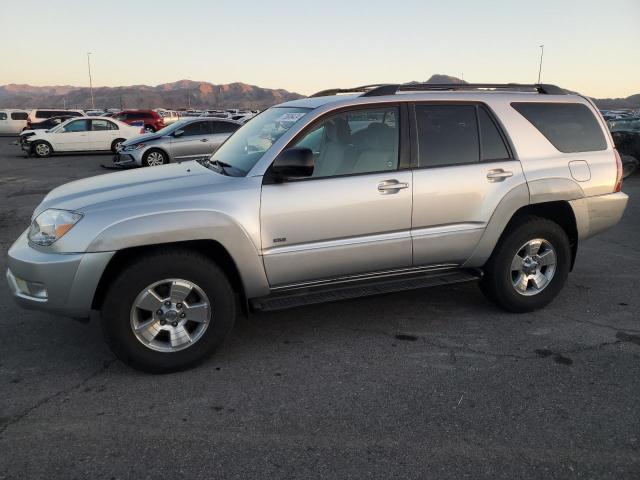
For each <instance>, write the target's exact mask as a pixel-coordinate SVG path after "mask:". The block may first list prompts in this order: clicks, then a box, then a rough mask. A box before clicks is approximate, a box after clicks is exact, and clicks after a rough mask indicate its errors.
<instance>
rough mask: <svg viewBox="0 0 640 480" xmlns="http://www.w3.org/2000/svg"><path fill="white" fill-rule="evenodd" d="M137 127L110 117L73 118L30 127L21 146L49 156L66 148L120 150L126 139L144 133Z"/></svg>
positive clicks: (38, 154)
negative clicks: (50, 125) (43, 127)
mask: <svg viewBox="0 0 640 480" xmlns="http://www.w3.org/2000/svg"><path fill="white" fill-rule="evenodd" d="M143 131H144V130H143V128H142V127H134V126H131V125H127V124H126V123H123V122H120V121H117V120H114V119H113V118H107V117H91V118H88V117H84V118H72V119H70V120H67V121H66V122H63V123H61V124H60V125H58V126H57V127H54V128H52V129H51V130H26V131H24V132H22V133H21V134H20V146H21V148H22V150H24V152H25V153H27V155H35V156H36V157H48V156H49V155H51V154H52V153H62V152H80V151H81V152H90V151H109V150H111V151H112V152H114V153H115V152H116V151H117V150H118V148H119V147H120V146H121V145H122V143H123V142H124V141H125V140H127V139H129V138H132V137H135V136H137V135H140V133H142V132H143Z"/></svg>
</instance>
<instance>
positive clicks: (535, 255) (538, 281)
mask: <svg viewBox="0 0 640 480" xmlns="http://www.w3.org/2000/svg"><path fill="white" fill-rule="evenodd" d="M556 263H557V258H556V251H555V249H554V248H553V245H551V243H549V242H548V241H547V240H544V239H542V238H535V239H533V240H529V241H528V242H527V243H525V244H524V245H522V246H521V247H520V248H519V249H518V251H517V252H516V254H515V255H514V257H513V260H512V261H511V272H510V273H511V284H512V285H513V288H514V289H515V291H516V292H518V293H519V294H520V295H524V296H531V295H536V294H538V293H540V292H541V291H542V290H544V289H545V288H547V286H548V285H549V283H551V280H552V279H553V275H554V274H555V271H556Z"/></svg>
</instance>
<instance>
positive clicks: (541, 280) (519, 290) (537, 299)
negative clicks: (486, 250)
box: [480, 216, 571, 312]
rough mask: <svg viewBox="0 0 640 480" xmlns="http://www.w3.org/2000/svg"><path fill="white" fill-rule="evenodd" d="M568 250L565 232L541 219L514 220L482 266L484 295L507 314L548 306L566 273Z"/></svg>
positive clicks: (569, 259)
mask: <svg viewBox="0 0 640 480" xmlns="http://www.w3.org/2000/svg"><path fill="white" fill-rule="evenodd" d="M570 265H571V247H570V245H569V238H568V237H567V234H566V233H565V231H564V230H563V229H562V227H560V225H558V224H557V223H555V222H552V221H550V220H547V219H545V218H540V217H535V216H526V217H522V218H520V219H519V220H517V221H516V223H515V224H514V225H513V226H511V227H510V228H509V230H508V231H507V233H506V234H505V236H504V237H503V238H502V239H501V241H500V243H499V244H498V246H497V247H496V249H495V250H494V252H493V254H492V255H491V258H490V259H489V261H488V262H487V264H486V265H485V275H484V277H483V279H482V282H481V283H480V286H481V288H482V291H483V292H484V293H485V295H486V296H487V297H488V298H489V299H491V300H493V301H494V302H496V303H497V304H498V305H500V306H501V307H502V308H504V309H506V310H509V311H511V312H530V311H533V310H537V309H539V308H542V307H544V306H545V305H547V304H548V303H550V302H551V301H552V300H553V299H554V298H555V297H556V295H558V293H559V292H560V290H561V289H562V287H563V286H564V283H565V281H566V279H567V276H568V274H569V268H570Z"/></svg>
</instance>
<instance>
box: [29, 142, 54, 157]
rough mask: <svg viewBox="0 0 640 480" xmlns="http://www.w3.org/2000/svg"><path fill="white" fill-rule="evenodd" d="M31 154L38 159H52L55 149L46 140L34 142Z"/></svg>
mask: <svg viewBox="0 0 640 480" xmlns="http://www.w3.org/2000/svg"><path fill="white" fill-rule="evenodd" d="M31 153H33V154H34V155H35V156H36V157H38V158H46V157H50V156H51V154H52V153H53V147H52V146H51V144H50V143H49V142H45V141H44V140H37V141H35V142H33V145H32V146H31Z"/></svg>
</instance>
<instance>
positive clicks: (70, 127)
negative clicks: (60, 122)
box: [63, 120, 89, 132]
mask: <svg viewBox="0 0 640 480" xmlns="http://www.w3.org/2000/svg"><path fill="white" fill-rule="evenodd" d="M88 123H89V121H88V120H74V121H73V122H69V123H68V124H67V125H65V126H64V127H63V128H64V131H65V132H86V131H87V130H88V129H89V125H88Z"/></svg>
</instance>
